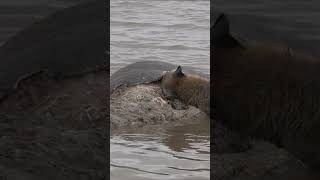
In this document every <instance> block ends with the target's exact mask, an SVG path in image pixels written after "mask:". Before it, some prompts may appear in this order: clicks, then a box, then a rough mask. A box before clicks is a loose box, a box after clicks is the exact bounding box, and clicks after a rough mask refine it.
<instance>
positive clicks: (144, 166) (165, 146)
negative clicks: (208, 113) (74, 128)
mask: <svg viewBox="0 0 320 180" xmlns="http://www.w3.org/2000/svg"><path fill="white" fill-rule="evenodd" d="M208 134H210V133H209V128H208V124H206V123H202V124H198V123H197V124H180V125H175V126H170V127H165V126H163V125H162V126H148V127H144V128H142V129H130V130H122V131H120V132H117V133H112V136H111V140H110V143H111V145H110V157H111V162H110V165H111V167H110V171H111V176H110V177H111V179H112V180H118V179H132V180H138V179H141V180H142V179H150V180H153V179H156V180H168V179H174V180H180V179H181V180H182V179H190V180H191V179H192V180H194V179H197V180H202V179H209V174H210V160H209V159H210V140H209V139H210V136H209V135H208Z"/></svg>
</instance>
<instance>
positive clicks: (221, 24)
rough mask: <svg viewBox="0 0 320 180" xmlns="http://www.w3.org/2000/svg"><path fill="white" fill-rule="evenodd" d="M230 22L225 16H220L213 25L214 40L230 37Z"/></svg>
mask: <svg viewBox="0 0 320 180" xmlns="http://www.w3.org/2000/svg"><path fill="white" fill-rule="evenodd" d="M229 34H230V29H229V20H228V18H227V16H226V15H225V14H223V13H222V14H220V15H219V17H218V18H217V20H216V22H215V23H214V25H213V40H216V39H223V38H224V37H226V36H229Z"/></svg>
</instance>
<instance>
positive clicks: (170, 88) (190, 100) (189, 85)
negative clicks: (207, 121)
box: [161, 66, 210, 115]
mask: <svg viewBox="0 0 320 180" xmlns="http://www.w3.org/2000/svg"><path fill="white" fill-rule="evenodd" d="M161 87H162V90H163V92H164V94H165V95H166V96H167V98H170V99H173V98H178V99H179V100H181V101H182V102H183V103H185V104H187V105H192V106H195V107H197V108H199V109H200V110H202V111H204V112H205V113H206V114H207V115H210V84H209V81H208V80H207V79H205V78H202V77H200V76H198V75H186V74H184V73H183V72H182V68H181V67H180V66H179V67H178V68H177V69H176V70H175V71H171V72H166V73H165V74H164V75H163V76H162V80H161Z"/></svg>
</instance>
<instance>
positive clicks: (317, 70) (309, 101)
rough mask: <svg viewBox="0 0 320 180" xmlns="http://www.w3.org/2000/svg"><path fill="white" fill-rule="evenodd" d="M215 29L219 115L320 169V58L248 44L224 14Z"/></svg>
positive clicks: (225, 121) (214, 78) (279, 48)
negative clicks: (231, 28)
mask: <svg viewBox="0 0 320 180" xmlns="http://www.w3.org/2000/svg"><path fill="white" fill-rule="evenodd" d="M214 29H215V30H217V31H218V32H217V33H213V37H214V39H217V41H216V45H215V47H214V48H213V52H212V53H211V54H212V56H211V58H212V60H211V61H212V62H211V63H213V66H214V69H213V73H212V74H213V82H214V88H213V91H214V93H213V99H214V100H213V105H214V107H215V109H216V113H217V116H219V119H222V120H223V122H224V123H225V124H226V125H227V126H229V127H230V128H231V129H235V130H237V131H239V132H241V134H242V135H245V136H247V135H250V136H254V137H260V138H264V139H267V140H270V141H272V142H274V143H276V144H277V145H279V146H283V147H284V148H286V149H287V150H288V151H290V152H291V153H293V154H294V155H296V156H297V157H298V158H300V159H301V160H303V161H304V162H306V163H307V164H308V165H310V166H311V167H312V168H317V169H319V168H320V141H319V138H320V61H319V60H317V59H315V58H312V57H309V56H307V55H304V54H298V53H293V52H291V50H290V49H289V48H286V47H280V46H279V47H269V46H246V47H244V46H242V45H241V44H240V43H238V42H237V41H236V40H235V39H232V37H231V35H230V34H229V32H228V31H229V28H228V22H227V19H226V17H225V16H223V15H222V16H220V18H219V19H218V20H217V22H216V24H215V26H214ZM215 30H214V31H215ZM222 42H224V43H222Z"/></svg>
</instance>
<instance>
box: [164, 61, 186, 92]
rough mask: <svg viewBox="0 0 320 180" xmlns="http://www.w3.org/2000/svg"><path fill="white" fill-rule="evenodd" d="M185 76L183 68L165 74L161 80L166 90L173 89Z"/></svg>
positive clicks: (179, 67)
mask: <svg viewBox="0 0 320 180" xmlns="http://www.w3.org/2000/svg"><path fill="white" fill-rule="evenodd" d="M184 76H185V74H184V73H183V72H182V68H181V66H178V67H177V69H175V70H173V71H167V72H164V74H163V76H162V79H161V86H162V87H163V88H166V89H173V88H174V87H175V86H176V84H177V82H178V81H179V79H180V78H183V77H184Z"/></svg>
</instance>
